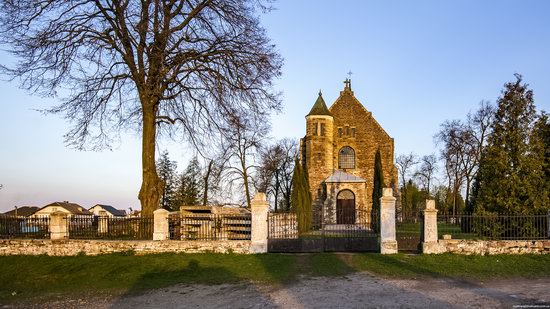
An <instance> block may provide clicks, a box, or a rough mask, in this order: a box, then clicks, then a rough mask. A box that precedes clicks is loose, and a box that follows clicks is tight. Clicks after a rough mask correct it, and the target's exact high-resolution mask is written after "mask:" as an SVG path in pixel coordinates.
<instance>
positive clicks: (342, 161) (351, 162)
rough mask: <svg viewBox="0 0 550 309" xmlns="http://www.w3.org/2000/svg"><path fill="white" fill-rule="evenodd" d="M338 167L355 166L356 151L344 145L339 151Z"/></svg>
mask: <svg viewBox="0 0 550 309" xmlns="http://www.w3.org/2000/svg"><path fill="white" fill-rule="evenodd" d="M338 168H339V169H348V168H355V151H354V150H353V148H351V147H348V146H346V147H342V149H340V151H339V152H338Z"/></svg>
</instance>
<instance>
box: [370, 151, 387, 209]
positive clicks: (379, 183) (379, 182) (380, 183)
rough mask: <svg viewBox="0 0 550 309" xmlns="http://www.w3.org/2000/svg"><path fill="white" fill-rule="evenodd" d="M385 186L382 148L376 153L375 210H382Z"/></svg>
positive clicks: (373, 192) (373, 199)
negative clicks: (381, 201) (381, 203)
mask: <svg viewBox="0 0 550 309" xmlns="http://www.w3.org/2000/svg"><path fill="white" fill-rule="evenodd" d="M384 186H385V185H384V173H383V171H382V157H381V155H380V149H378V150H376V155H375V156H374V186H373V189H372V208H373V210H374V211H379V210H380V198H381V197H382V189H383V188H384Z"/></svg>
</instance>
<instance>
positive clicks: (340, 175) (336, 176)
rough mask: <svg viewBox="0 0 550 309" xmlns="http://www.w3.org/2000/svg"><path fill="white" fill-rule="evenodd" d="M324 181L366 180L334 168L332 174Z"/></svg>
mask: <svg viewBox="0 0 550 309" xmlns="http://www.w3.org/2000/svg"><path fill="white" fill-rule="evenodd" d="M325 182H367V181H366V180H365V179H363V178H361V177H357V176H355V175H352V174H348V173H346V172H344V171H341V170H336V171H334V173H332V175H330V176H329V177H328V178H327V179H325Z"/></svg>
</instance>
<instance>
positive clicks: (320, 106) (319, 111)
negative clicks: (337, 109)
mask: <svg viewBox="0 0 550 309" xmlns="http://www.w3.org/2000/svg"><path fill="white" fill-rule="evenodd" d="M320 115H326V116H332V115H331V114H330V112H329V110H328V108H327V104H326V103H325V100H323V94H322V93H321V91H319V97H318V98H317V101H315V104H313V107H312V108H311V110H310V111H309V114H307V116H320Z"/></svg>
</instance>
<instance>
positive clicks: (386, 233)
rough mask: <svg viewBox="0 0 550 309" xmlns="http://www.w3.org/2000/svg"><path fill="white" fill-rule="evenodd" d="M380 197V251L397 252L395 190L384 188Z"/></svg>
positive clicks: (384, 252)
mask: <svg viewBox="0 0 550 309" xmlns="http://www.w3.org/2000/svg"><path fill="white" fill-rule="evenodd" d="M382 192H383V193H382V197H381V198H380V253H382V254H394V253H397V240H396V239H395V200H396V198H395V197H394V196H393V190H392V189H391V188H384V189H383V191H382Z"/></svg>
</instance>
